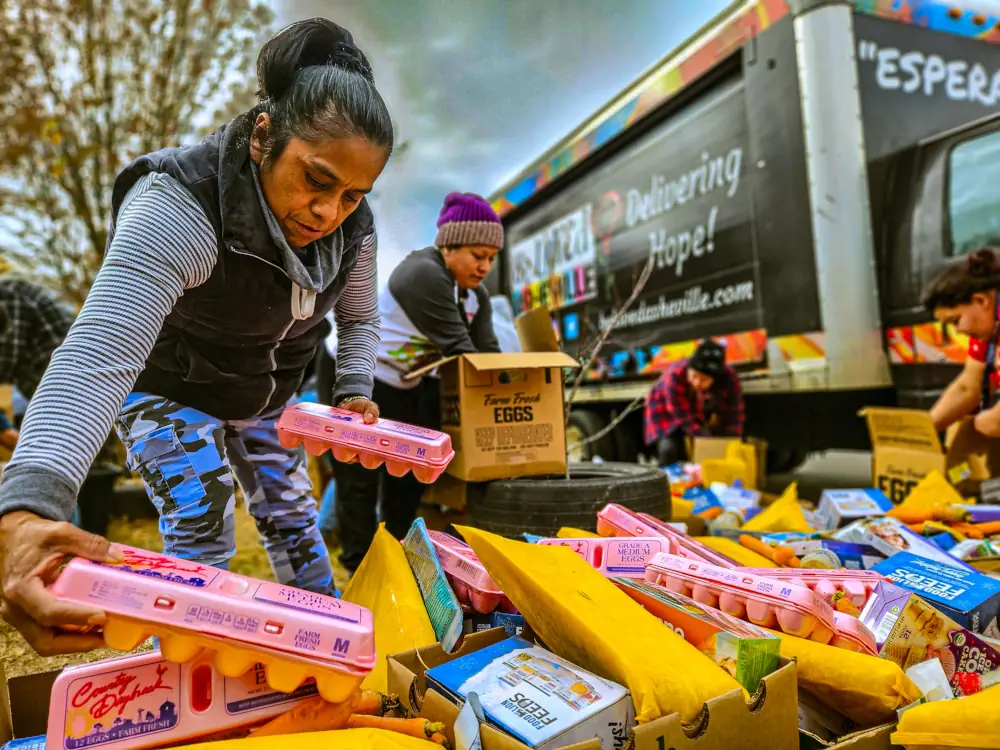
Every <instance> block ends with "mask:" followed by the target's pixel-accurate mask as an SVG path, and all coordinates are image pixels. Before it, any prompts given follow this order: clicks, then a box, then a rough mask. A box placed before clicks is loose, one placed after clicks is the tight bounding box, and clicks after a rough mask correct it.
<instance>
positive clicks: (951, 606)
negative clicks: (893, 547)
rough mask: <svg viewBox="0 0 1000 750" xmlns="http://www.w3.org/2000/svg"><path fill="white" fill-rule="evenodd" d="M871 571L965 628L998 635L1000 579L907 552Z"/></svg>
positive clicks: (990, 635) (999, 629) (982, 633)
mask: <svg viewBox="0 0 1000 750" xmlns="http://www.w3.org/2000/svg"><path fill="white" fill-rule="evenodd" d="M873 570H874V571H875V572H876V573H881V574H882V575H884V576H885V577H886V578H888V579H889V580H891V581H892V582H893V583H895V584H896V585H897V586H901V587H903V588H905V589H907V590H909V591H912V592H913V593H915V594H918V595H920V596H921V597H922V598H923V599H925V600H926V601H928V602H930V604H932V605H933V606H934V608H935V609H937V610H939V611H940V612H941V613H943V614H945V615H947V616H948V617H950V618H951V619H952V620H954V621H955V622H956V623H958V624H959V625H961V626H962V627H963V628H965V629H966V630H970V631H972V632H973V633H978V634H980V635H984V636H986V637H987V638H1000V627H998V624H997V617H998V615H1000V581H998V580H996V579H994V578H990V577H989V576H985V575H983V574H982V573H979V572H977V571H975V570H972V569H971V568H970V569H965V568H955V567H952V566H950V565H943V564H941V563H939V562H936V561H934V560H928V559H926V558H923V557H919V556H918V555H914V554H912V553H910V552H899V553H897V554H895V555H893V556H892V557H890V558H888V559H886V560H883V561H882V562H880V563H879V564H878V565H876V566H875V567H874V568H873Z"/></svg>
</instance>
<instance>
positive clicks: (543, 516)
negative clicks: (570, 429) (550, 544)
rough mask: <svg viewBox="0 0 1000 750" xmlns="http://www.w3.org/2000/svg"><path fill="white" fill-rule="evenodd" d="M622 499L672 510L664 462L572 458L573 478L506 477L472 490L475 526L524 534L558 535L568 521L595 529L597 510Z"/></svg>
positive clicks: (657, 512)
mask: <svg viewBox="0 0 1000 750" xmlns="http://www.w3.org/2000/svg"><path fill="white" fill-rule="evenodd" d="M608 503H618V504H619V505H624V506H625V507H626V508H630V509H632V510H634V511H636V512H638V513H649V514H651V515H654V516H656V517H657V518H668V517H669V515H670V493H669V491H668V489H667V480H666V476H665V475H664V474H663V472H662V471H661V470H660V469H658V468H651V467H648V466H638V465H636V464H622V463H604V464H588V463H582V464H570V478H569V479H566V478H565V477H556V476H545V477H521V478H518V479H500V480H497V481H494V482H489V483H488V484H486V485H485V486H484V491H483V492H482V493H471V494H470V495H469V508H468V513H469V521H470V522H471V525H472V526H475V527H476V528H480V529H483V530H485V531H492V532H493V533H494V534H501V535H503V536H506V537H511V538H514V539H520V538H521V535H522V534H523V533H524V532H528V533H530V534H538V535H540V536H554V535H555V534H556V532H557V531H559V529H560V528H561V527H563V526H573V527H576V528H580V529H587V530H589V531H594V530H595V529H596V528H597V511H599V510H600V509H601V508H603V507H604V506H605V505H607V504H608Z"/></svg>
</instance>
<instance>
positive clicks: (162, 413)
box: [116, 393, 333, 594]
mask: <svg viewBox="0 0 1000 750" xmlns="http://www.w3.org/2000/svg"><path fill="white" fill-rule="evenodd" d="M279 415H280V410H279V411H277V412H275V413H274V414H270V415H267V416H265V417H261V418H256V419H248V420H242V421H225V420H220V419H216V418H215V417H211V416H209V415H208V414H205V413H204V412H200V411H198V410H196V409H191V408H189V407H187V406H183V405H181V404H178V403H177V402H175V401H170V400H168V399H165V398H162V397H160V396H154V395H151V394H148V393H133V394H132V395H130V396H129V397H128V398H127V399H126V400H125V406H124V407H123V408H122V411H121V414H120V415H119V417H118V421H117V423H116V429H117V431H118V435H119V437H120V438H121V439H122V442H123V443H125V447H126V448H127V449H128V463H129V468H130V469H132V470H133V471H135V472H137V473H138V474H139V475H140V476H141V477H142V480H143V482H144V483H145V485H146V491H147V492H148V493H149V496H150V499H151V500H152V501H153V504H154V505H155V506H156V509H157V510H158V511H159V513H160V533H161V534H162V535H163V543H164V551H165V552H166V553H167V554H169V555H173V556H175V557H181V558H184V559H188V560H197V561H198V562H200V563H202V564H205V565H214V566H216V567H220V568H226V567H228V565H229V560H230V558H232V556H233V554H234V553H235V552H236V528H235V520H234V517H233V512H234V510H235V508H236V493H235V485H234V483H233V478H234V476H235V480H236V481H237V482H239V485H240V488H241V489H242V490H243V496H244V497H245V498H246V502H247V507H248V510H249V511H250V514H251V515H252V516H253V517H254V520H255V521H256V522H257V530H258V531H259V532H260V535H261V537H262V538H263V541H264V547H265V548H266V549H267V554H268V556H269V557H270V559H271V567H272V568H273V570H274V575H275V577H276V578H277V580H278V581H280V582H281V583H284V584H288V585H291V586H296V587H298V588H302V589H306V590H308V591H313V592H317V593H323V594H328V593H331V592H332V591H333V571H332V569H331V567H330V557H329V554H328V553H327V549H326V545H325V544H324V542H323V537H322V536H321V534H320V532H319V530H318V528H317V526H316V518H317V514H316V500H315V498H313V496H312V493H311V490H312V483H311V482H310V480H309V474H308V472H307V468H306V461H305V454H304V453H303V452H302V451H301V449H299V450H296V451H289V450H286V449H285V448H282V447H281V445H279V444H278V436H277V433H276V431H275V429H274V423H275V420H276V419H277V418H278V416H279Z"/></svg>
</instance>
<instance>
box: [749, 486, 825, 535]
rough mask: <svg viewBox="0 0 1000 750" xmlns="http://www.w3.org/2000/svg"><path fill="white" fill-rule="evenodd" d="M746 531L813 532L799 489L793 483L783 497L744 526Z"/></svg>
mask: <svg viewBox="0 0 1000 750" xmlns="http://www.w3.org/2000/svg"><path fill="white" fill-rule="evenodd" d="M743 530H744V531H802V532H810V531H813V528H812V526H810V525H809V522H808V521H806V516H805V514H804V513H803V512H802V506H801V505H799V488H798V485H797V484H796V483H795V482H792V483H791V484H790V485H788V487H787V488H786V489H785V491H784V492H783V493H781V497H779V498H778V499H777V500H775V501H774V502H773V503H771V504H770V505H769V506H768V507H767V508H765V509H764V510H762V511H761V512H760V513H759V514H757V515H756V516H754V517H753V518H751V519H750V520H749V521H747V522H746V523H745V524H743Z"/></svg>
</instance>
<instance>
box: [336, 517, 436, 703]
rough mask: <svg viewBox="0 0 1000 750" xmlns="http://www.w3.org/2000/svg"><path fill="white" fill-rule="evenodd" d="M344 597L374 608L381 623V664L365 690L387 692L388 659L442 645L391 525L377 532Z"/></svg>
mask: <svg viewBox="0 0 1000 750" xmlns="http://www.w3.org/2000/svg"><path fill="white" fill-rule="evenodd" d="M343 598H344V599H345V600H346V601H349V602H352V603H354V604H359V605H361V606H362V607H367V608H368V609H370V610H371V612H372V616H373V618H374V621H375V650H376V651H377V653H378V661H377V663H376V664H375V669H373V670H372V673H371V674H370V675H368V677H366V678H365V681H364V682H362V683H361V687H362V688H366V689H369V690H378V691H379V692H380V693H384V692H385V691H386V689H387V679H388V678H387V673H386V670H387V667H386V656H388V655H389V654H399V653H402V652H404V651H412V650H413V649H416V648H421V647H423V646H430V645H432V644H434V643H436V642H437V638H436V637H435V636H434V628H433V627H431V621H430V619H429V618H428V617H427V610H426V609H424V601H423V599H422V598H421V597H420V589H419V588H417V582H416V581H415V580H414V579H413V573H411V572H410V565H409V563H407V562H406V555H405V554H403V546H402V545H401V544H400V543H399V542H398V541H396V539H395V537H393V535H392V534H390V533H389V532H388V531H386V530H385V524H381V525H380V526H379V528H378V531H377V532H375V538H374V539H373V540H372V546H371V547H370V548H369V549H368V554H367V555H365V559H364V560H362V561H361V566H360V567H359V568H358V572H357V573H355V574H354V577H353V578H352V579H351V582H350V583H349V584H347V588H346V589H345V590H344V596H343Z"/></svg>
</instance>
